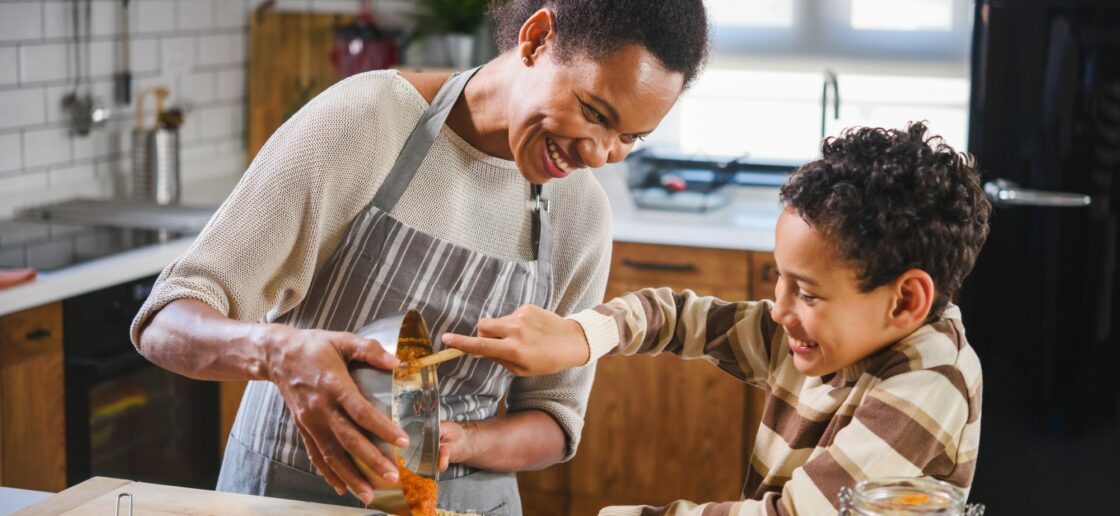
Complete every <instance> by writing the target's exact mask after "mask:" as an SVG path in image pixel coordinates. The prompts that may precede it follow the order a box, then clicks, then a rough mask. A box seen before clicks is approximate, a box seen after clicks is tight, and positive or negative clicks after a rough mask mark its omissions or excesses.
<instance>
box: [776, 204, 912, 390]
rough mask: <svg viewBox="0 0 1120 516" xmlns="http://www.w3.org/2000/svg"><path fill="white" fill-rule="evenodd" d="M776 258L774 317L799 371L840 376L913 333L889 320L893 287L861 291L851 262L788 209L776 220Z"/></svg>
mask: <svg viewBox="0 0 1120 516" xmlns="http://www.w3.org/2000/svg"><path fill="white" fill-rule="evenodd" d="M774 260H775V261H776V262H777V265H778V271H779V277H778V283H777V286H776V287H775V289H774V290H775V292H774V295H775V300H776V302H775V303H774V309H773V311H771V313H770V315H771V317H772V318H773V319H774V321H775V322H777V323H778V324H781V325H782V326H783V327H784V328H785V330H786V334H787V335H788V336H789V346H790V349H791V350H792V351H793V357H794V358H793V363H794V365H795V366H796V367H797V370H798V371H800V372H801V373H803V374H805V375H808V376H822V375H826V374H829V373H833V372H836V371H838V370H840V369H842V368H844V367H847V366H849V365H852V364H854V363H856V362H858V361H860V360H862V359H863V358H865V357H867V356H868V355H871V354H872V353H874V352H876V351H878V350H880V349H882V348H883V347H885V346H887V345H888V344H891V343H893V342H896V341H897V340H899V339H901V338H902V337H904V336H905V335H906V334H907V333H909V331H907V330H904V329H902V328H899V327H898V326H897V324H892V321H891V314H892V312H894V311H895V310H896V308H897V306H898V303H897V296H896V295H895V292H896V288H895V285H892V284H888V285H884V286H881V287H879V288H876V289H874V290H872V291H870V292H862V291H860V288H859V282H858V279H857V275H856V269H855V268H854V267H853V266H852V264H850V263H845V262H844V261H843V260H841V258H840V256H839V254H838V252H837V250H836V246H835V245H834V244H832V243H831V242H830V241H829V240H828V239H827V238H826V237H825V236H824V235H822V234H821V233H820V232H818V231H817V230H816V229H813V227H812V226H810V225H809V224H808V223H806V222H805V220H804V219H802V218H801V217H800V216H799V215H798V214H797V212H796V211H793V210H792V209H789V208H787V209H785V210H784V211H783V212H782V214H781V216H780V217H779V218H778V225H777V229H776V231H775V235H774Z"/></svg>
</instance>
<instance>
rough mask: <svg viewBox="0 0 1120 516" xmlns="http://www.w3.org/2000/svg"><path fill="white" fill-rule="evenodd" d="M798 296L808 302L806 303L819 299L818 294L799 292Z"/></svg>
mask: <svg viewBox="0 0 1120 516" xmlns="http://www.w3.org/2000/svg"><path fill="white" fill-rule="evenodd" d="M797 298H798V299H800V300H802V301H804V302H806V303H812V302H813V301H816V300H817V297H816V296H810V295H808V294H798V295H797Z"/></svg>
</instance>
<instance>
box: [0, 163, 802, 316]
mask: <svg viewBox="0 0 1120 516" xmlns="http://www.w3.org/2000/svg"><path fill="white" fill-rule="evenodd" d="M620 167H622V165H609V166H607V167H604V168H603V169H601V170H599V171H596V172H595V176H596V178H597V179H598V180H599V182H600V183H601V184H602V185H603V188H604V189H605V190H606V192H607V196H608V198H609V199H610V203H611V210H612V211H613V212H614V223H613V236H614V239H615V240H616V241H620V242H634V243H646V244H664V245H677V246H689V247H707V248H715V249H737V250H748V251H772V250H773V249H774V224H775V223H776V222H777V220H778V215H779V214H780V213H781V206H780V205H779V203H778V189H777V188H772V187H729V188H728V190H727V192H728V194H729V195H730V197H731V203H730V204H728V205H727V206H724V207H722V208H719V209H716V210H712V211H710V212H705V213H696V212H678V211H665V210H648V209H638V208H637V207H636V206H635V205H634V201H633V199H632V198H631V196H630V194H629V191H628V190H627V188H626V179H625V172H624V171H622V170H620ZM237 179H238V178H237V177H236V176H231V177H221V178H213V179H209V180H206V181H200V182H197V183H193V184H187V185H184V188H183V203H184V204H189V205H213V206H217V205H218V204H220V203H221V201H222V200H224V199H225V197H226V196H227V195H228V194H229V192H230V191H232V190H233V187H234V186H235V185H236V184H237ZM192 242H194V237H193V236H190V237H185V238H180V239H177V240H172V241H169V242H165V243H162V244H157V245H153V246H149V247H144V248H141V249H136V250H133V251H128V252H124V253H121V254H117V255H113V256H109V257H106V258H101V259H98V260H94V261H91V262H86V263H83V264H78V265H74V266H72V267H66V268H63V269H58V270H55V271H51V272H41V273H39V276H38V278H36V279H35V281H33V282H31V283H28V284H25V285H20V286H17V287H12V288H8V289H4V290H0V316H2V315H5V314H9V313H13V312H18V311H20V310H24V309H26V308H31V307H34V306H38V305H42V304H44V303H49V302H52V301H57V300H60V299H65V298H68V297H72V296H76V295H79V294H83V293H86V292H91V291H94V290H98V289H101V288H104V287H108V286H112V285H117V284H120V283H124V282H126V281H131V280H134V279H139V278H143V277H145V276H150V275H153V274H157V273H159V272H160V271H162V270H163V268H164V267H166V266H167V264H168V263H170V262H171V261H172V260H174V259H175V258H178V257H179V256H180V255H182V254H183V253H184V252H185V251H186V250H187V249H188V248H189V247H190V245H191V243H192Z"/></svg>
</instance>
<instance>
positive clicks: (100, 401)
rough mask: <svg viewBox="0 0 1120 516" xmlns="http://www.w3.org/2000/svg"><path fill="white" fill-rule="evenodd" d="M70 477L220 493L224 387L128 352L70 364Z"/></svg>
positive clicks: (68, 477) (68, 403) (70, 480)
mask: <svg viewBox="0 0 1120 516" xmlns="http://www.w3.org/2000/svg"><path fill="white" fill-rule="evenodd" d="M66 370H67V392H66V406H67V414H66V416H67V417H66V424H67V479H68V481H69V483H70V484H71V485H73V484H76V483H79V482H81V481H83V480H85V479H88V478H90V477H92V476H107V477H115V478H126V479H129V480H137V481H142V482H153V483H159V484H170V485H177V486H184V487H196V488H200V489H213V488H214V486H215V484H216V481H217V474H218V466H219V462H218V461H219V457H218V411H217V407H218V384H217V383H214V382H201V381H197V380H191V379H189V378H186V377H183V376H179V375H177V374H174V373H171V372H169V371H165V370H163V369H161V368H159V367H157V366H155V365H152V364H151V363H149V362H148V361H147V360H146V359H144V357H142V356H141V355H140V354H139V353H137V352H136V351H135V350H133V349H132V348H131V346H130V347H129V349H127V350H125V351H124V352H122V353H119V354H116V355H112V356H107V357H103V358H77V359H74V360H70V361H68V362H67V366H66Z"/></svg>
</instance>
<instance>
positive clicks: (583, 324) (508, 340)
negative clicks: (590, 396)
mask: <svg viewBox="0 0 1120 516" xmlns="http://www.w3.org/2000/svg"><path fill="white" fill-rule="evenodd" d="M782 342H783V332H782V329H781V326H779V325H778V324H777V323H775V322H774V321H773V320H771V319H770V302H768V301H758V302H739V303H729V302H727V301H721V300H719V299H716V298H714V297H702V296H697V295H696V294H695V293H693V292H692V291H691V290H685V291H684V292H679V293H678V292H673V291H672V290H671V289H668V288H659V289H643V290H640V291H638V292H633V293H629V294H626V295H623V296H621V297H617V298H615V299H612V300H611V301H609V302H607V303H604V304H602V305H599V306H597V307H595V308H593V309H590V310H584V311H582V312H579V313H577V314H574V315H572V316H570V317H569V318H567V319H564V318H561V317H560V316H559V315H556V314H555V313H552V312H550V311H548V310H544V309H542V308H539V307H535V306H532V305H525V306H522V307H521V308H518V309H517V310H516V311H515V312H514V313H512V314H510V315H507V316H505V317H500V318H497V319H482V320H480V321H479V322H478V335H477V336H473V337H472V336H468V335H455V334H451V333H445V334H443V343H444V344H447V345H448V346H451V347H454V348H459V349H461V350H463V351H465V352H467V353H470V354H472V355H478V356H484V357H487V358H489V359H492V360H494V361H496V362H498V363H499V364H501V365H503V366H505V367H506V368H507V369H509V370H510V371H512V372H513V373H514V374H516V375H518V376H534V375H541V374H550V373H555V372H557V371H563V370H565V369H568V368H571V367H575V366H579V365H585V364H588V363H592V362H594V361H596V360H597V359H598V358H599V357H601V356H603V355H605V354H607V353H610V352H612V351H614V350H615V349H616V348H617V349H618V350H619V351H620V352H621V353H623V354H626V355H632V354H635V353H645V354H657V353H661V352H669V353H674V354H676V355H679V356H680V357H682V358H686V359H688V358H703V359H706V360H708V361H710V362H713V363H715V364H717V365H718V366H719V367H720V368H722V369H723V370H725V371H727V372H728V373H730V374H732V375H734V376H735V377H737V378H739V379H740V380H743V381H747V382H751V383H761V382H764V381H765V380H766V376H767V374H768V371H769V370H770V366H771V364H770V362H771V357H774V356H777V354H776V353H775V352H774V350H775V347H776V346H781V345H783V344H782Z"/></svg>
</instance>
